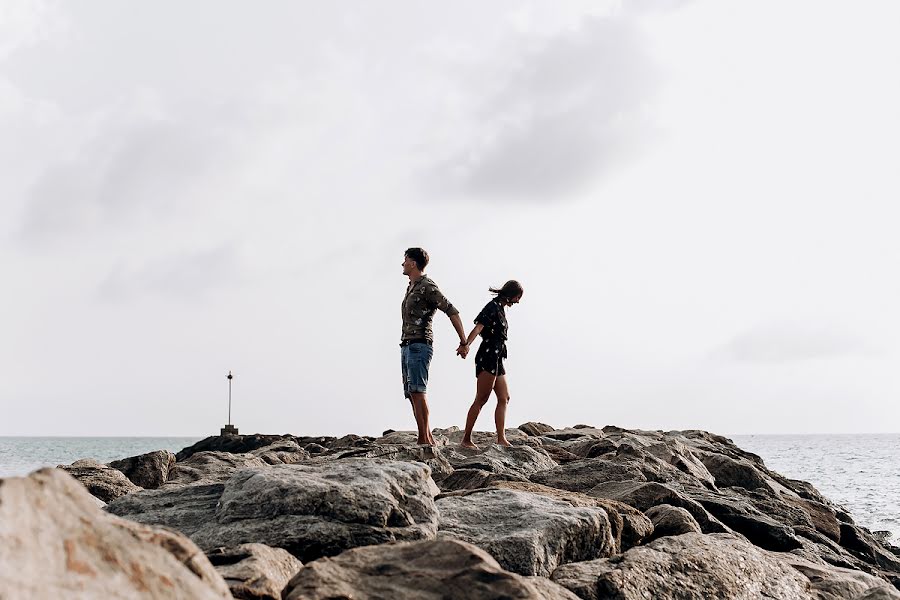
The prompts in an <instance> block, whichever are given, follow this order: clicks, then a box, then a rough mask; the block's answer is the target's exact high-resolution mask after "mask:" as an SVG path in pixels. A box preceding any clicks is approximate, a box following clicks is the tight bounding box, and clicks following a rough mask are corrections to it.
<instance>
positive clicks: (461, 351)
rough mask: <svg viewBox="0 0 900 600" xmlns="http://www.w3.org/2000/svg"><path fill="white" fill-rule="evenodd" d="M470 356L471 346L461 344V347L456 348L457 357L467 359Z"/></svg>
mask: <svg viewBox="0 0 900 600" xmlns="http://www.w3.org/2000/svg"><path fill="white" fill-rule="evenodd" d="M468 354H469V345H468V344H466V343H465V342H460V343H459V346H458V347H457V348H456V355H457V356H459V357H460V358H463V359H464V358H465V357H466V356H467V355H468Z"/></svg>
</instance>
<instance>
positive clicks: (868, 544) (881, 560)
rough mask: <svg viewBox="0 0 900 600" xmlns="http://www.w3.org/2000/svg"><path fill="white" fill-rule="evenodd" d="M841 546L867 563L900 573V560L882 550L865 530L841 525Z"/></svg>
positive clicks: (846, 524) (882, 547)
mask: <svg viewBox="0 0 900 600" xmlns="http://www.w3.org/2000/svg"><path fill="white" fill-rule="evenodd" d="M841 546H842V547H844V548H846V549H847V550H849V551H850V552H851V553H853V554H854V555H855V556H857V557H859V558H861V559H862V560H864V561H865V562H867V563H870V564H874V565H877V566H878V567H880V568H882V569H886V570H888V571H893V572H895V573H900V558H898V557H897V556H896V555H895V554H894V553H892V552H890V551H889V550H887V549H886V548H884V546H882V545H881V544H880V543H879V542H878V540H876V539H875V538H874V537H873V536H872V534H871V533H869V531H868V530H867V529H864V528H862V527H858V526H856V525H850V524H849V523H841Z"/></svg>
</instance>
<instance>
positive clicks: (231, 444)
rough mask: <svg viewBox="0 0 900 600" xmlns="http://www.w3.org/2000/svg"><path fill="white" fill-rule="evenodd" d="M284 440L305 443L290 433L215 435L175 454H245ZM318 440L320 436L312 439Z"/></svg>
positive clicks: (183, 457) (180, 458) (184, 456)
mask: <svg viewBox="0 0 900 600" xmlns="http://www.w3.org/2000/svg"><path fill="white" fill-rule="evenodd" d="M332 439H333V438H332ZM283 440H294V441H297V442H298V443H299V444H300V445H301V446H302V445H304V442H302V441H299V440H295V438H294V437H293V436H290V435H263V434H260V433H254V434H251V435H213V436H210V437H208V438H204V439H202V440H200V441H199V442H197V443H196V444H193V445H192V446H188V447H187V448H184V449H182V450H181V451H180V452H178V453H177V454H176V455H175V459H176V460H177V461H178V462H182V461H185V460H187V459H188V458H190V457H191V456H193V455H194V454H196V453H198V452H230V453H232V454H244V453H246V452H250V451H252V450H256V449H257V448H262V447H263V446H270V445H272V444H274V443H277V442H281V441H283ZM317 440H318V438H316V439H315V440H310V441H317ZM306 443H308V442H306Z"/></svg>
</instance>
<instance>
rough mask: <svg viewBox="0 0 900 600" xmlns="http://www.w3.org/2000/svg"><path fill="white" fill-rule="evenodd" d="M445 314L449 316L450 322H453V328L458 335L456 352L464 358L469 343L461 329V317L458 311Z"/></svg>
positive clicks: (467, 351)
mask: <svg viewBox="0 0 900 600" xmlns="http://www.w3.org/2000/svg"><path fill="white" fill-rule="evenodd" d="M447 316H448V317H450V322H451V323H453V329H455V330H456V334H457V335H458V336H459V346H457V347H456V354H457V355H459V356H461V357H462V358H465V357H466V355H467V354H468V353H469V344H468V341H467V338H466V332H465V331H464V330H463V324H462V319H461V318H460V317H459V313H454V314H452V315H447Z"/></svg>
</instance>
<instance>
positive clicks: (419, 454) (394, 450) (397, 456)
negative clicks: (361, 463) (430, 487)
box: [338, 444, 453, 484]
mask: <svg viewBox="0 0 900 600" xmlns="http://www.w3.org/2000/svg"><path fill="white" fill-rule="evenodd" d="M444 451H445V450H444V449H442V448H441V447H432V446H404V445H398V444H375V445H372V446H368V447H365V448H357V449H353V450H346V451H343V452H341V453H340V454H339V455H338V458H341V459H345V458H380V459H383V460H400V461H403V462H417V463H424V464H426V465H428V466H429V467H430V468H431V478H432V479H433V480H434V481H435V482H437V483H438V484H440V482H441V481H443V479H444V478H446V477H447V476H448V475H450V474H451V473H453V466H452V465H451V464H450V462H449V461H448V460H447V459H446V458H445V456H444Z"/></svg>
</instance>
